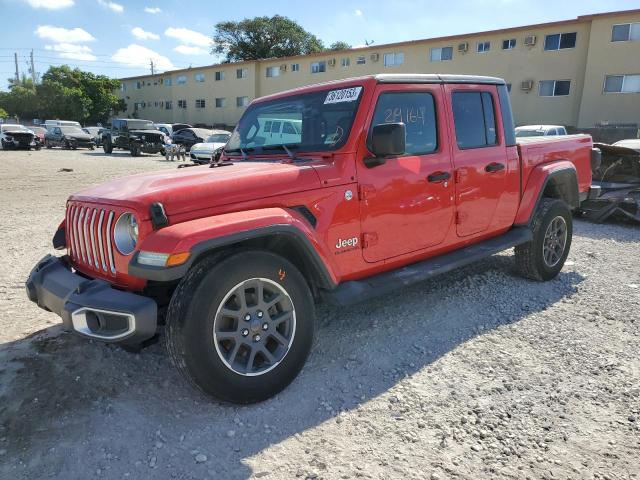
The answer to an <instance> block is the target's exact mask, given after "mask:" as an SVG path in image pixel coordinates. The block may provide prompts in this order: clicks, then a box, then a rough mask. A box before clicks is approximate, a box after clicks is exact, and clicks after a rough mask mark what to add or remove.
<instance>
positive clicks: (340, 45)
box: [329, 40, 351, 50]
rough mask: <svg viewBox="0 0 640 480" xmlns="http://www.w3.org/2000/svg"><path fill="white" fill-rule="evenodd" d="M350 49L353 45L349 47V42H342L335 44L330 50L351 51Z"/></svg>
mask: <svg viewBox="0 0 640 480" xmlns="http://www.w3.org/2000/svg"><path fill="white" fill-rule="evenodd" d="M350 48H351V45H349V44H348V43H347V42H343V41H342V40H338V41H337V42H333V43H332V44H331V45H330V46H329V50H349V49H350Z"/></svg>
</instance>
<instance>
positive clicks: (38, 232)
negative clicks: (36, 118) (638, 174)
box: [0, 151, 640, 480]
mask: <svg viewBox="0 0 640 480" xmlns="http://www.w3.org/2000/svg"><path fill="white" fill-rule="evenodd" d="M0 165H1V166H2V168H1V169H0V242H1V244H2V250H1V251H0V252H1V253H0V260H1V263H0V264H1V265H2V267H1V268H0V478H3V479H40V478H60V479H87V478H117V479H122V478H131V479H147V478H149V479H164V478H177V479H208V478H218V479H225V480H226V479H243V478H250V477H251V478H265V479H289V478H318V479H319V478H324V479H341V478H344V479H347V478H373V479H395V478H402V479H425V478H426V479H429V478H431V479H448V478H451V479H455V478H465V479H479V478H531V479H538V478H546V479H558V478H574V479H578V478H587V479H588V478H601V479H640V461H639V459H640V427H639V424H640V359H639V352H640V229H638V228H631V227H625V226H618V225H592V224H588V223H585V222H582V221H576V223H575V236H574V244H573V248H572V251H571V254H570V256H569V261H568V263H567V265H566V266H565V269H564V270H563V272H562V273H561V275H560V276H559V277H558V278H557V279H556V280H554V281H552V282H549V283H545V284H540V283H534V282H530V281H526V280H523V279H521V278H519V277H516V276H515V275H514V274H513V273H512V269H513V260H512V257H511V252H507V253H506V254H504V255H497V256H494V257H492V258H491V259H488V260H486V261H484V262H482V263H480V264H477V265H474V266H472V267H470V268H466V269H464V270H461V271H457V272H455V273H454V274H451V275H447V276H445V277H442V278H439V279H437V280H434V281H430V282H426V283H424V284H421V285H418V286H415V287H412V288H409V289H406V290H404V291H403V292H401V293H399V294H396V295H393V296H387V297H384V298H381V299H379V300H377V301H375V302H371V303H368V304H365V305H359V306H356V307H353V308H349V309H335V308H329V307H326V306H321V307H319V315H318V332H317V339H316V345H315V347H314V349H313V352H312V355H311V358H310V361H309V363H308V364H307V366H306V367H305V369H304V370H303V372H302V374H301V375H300V377H299V378H298V379H297V380H296V381H295V382H294V383H293V384H292V385H291V386H290V387H289V388H288V389H287V390H286V391H284V392H283V393H282V394H280V395H278V396H277V397H276V398H274V399H272V400H270V401H268V402H265V403H262V404H259V405H254V406H248V407H236V406H229V405H221V404H217V403H212V402H210V401H209V400H208V399H206V398H204V397H203V396H202V395H200V394H198V393H197V392H195V391H194V390H192V389H191V388H190V387H188V386H186V385H185V384H184V383H183V382H182V380H181V379H180V378H179V377H178V375H177V373H176V372H175V371H174V370H173V369H172V368H171V366H170V365H169V362H168V359H167V357H166V355H165V353H164V351H163V349H162V347H161V345H154V346H152V347H150V348H148V349H146V350H144V351H143V352H142V353H141V354H138V355H136V354H130V353H127V352H124V351H123V350H121V349H119V348H115V347H109V346H105V345H101V344H96V343H92V342H88V341H85V340H81V339H79V338H76V337H74V336H73V335H71V334H68V333H64V332H62V331H61V330H60V328H59V326H58V323H59V322H58V319H57V317H55V316H54V315H53V314H49V313H46V312H44V311H42V310H39V309H37V308H36V307H35V305H33V304H31V303H30V302H28V300H27V298H26V296H25V292H24V284H23V282H24V280H25V278H26V277H27V275H28V273H29V270H30V268H31V267H32V266H33V264H34V263H35V262H36V261H37V260H38V259H40V258H41V257H42V256H43V255H44V254H46V253H48V252H51V246H50V245H51V244H50V240H51V237H52V235H53V233H54V231H55V229H56V227H57V225H58V223H59V221H60V220H61V219H62V217H63V208H64V201H65V198H66V197H67V195H68V194H70V193H72V192H73V191H75V190H77V189H79V188H80V187H83V186H85V185H90V184H94V183H98V182H100V181H103V180H105V179H109V178H113V177H117V176H120V175H125V174H128V173H133V172H140V171H145V170H155V169H160V168H175V165H171V164H167V163H166V162H164V161H161V157H159V156H153V157H151V156H148V157H145V158H131V157H130V156H128V155H125V154H120V155H117V156H113V157H108V156H104V155H102V154H101V153H99V152H98V151H96V152H88V151H82V152H80V151H78V152H64V151H41V152H31V153H27V152H16V153H10V152H4V151H0ZM62 168H70V169H73V171H72V172H64V171H60V169H62Z"/></svg>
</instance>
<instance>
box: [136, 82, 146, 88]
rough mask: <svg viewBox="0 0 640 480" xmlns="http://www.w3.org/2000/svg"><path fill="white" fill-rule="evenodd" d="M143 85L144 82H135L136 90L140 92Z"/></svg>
mask: <svg viewBox="0 0 640 480" xmlns="http://www.w3.org/2000/svg"><path fill="white" fill-rule="evenodd" d="M143 85H144V82H140V81H137V82H136V90H140V89H141V88H142V87H143Z"/></svg>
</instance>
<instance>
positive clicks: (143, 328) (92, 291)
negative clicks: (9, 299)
mask: <svg viewBox="0 0 640 480" xmlns="http://www.w3.org/2000/svg"><path fill="white" fill-rule="evenodd" d="M26 289H27V296H28V297H29V300H31V301H32V302H35V303H37V304H38V306H39V307H41V308H43V309H45V310H47V311H50V312H53V313H56V314H57V315H59V316H60V317H61V318H62V322H63V324H64V325H65V327H67V328H68V329H70V330H73V331H74V332H76V333H78V334H79V335H82V336H84V337H88V338H93V339H96V340H100V341H104V342H110V343H118V344H123V345H136V344H139V343H141V342H143V341H144V340H147V339H149V338H151V337H152V336H154V335H155V333H156V327H157V317H158V308H157V305H156V303H155V302H154V301H153V300H151V299H150V298H147V297H143V296H141V295H136V294H134V293H130V292H124V291H121V290H116V289H115V288H113V287H112V286H111V285H110V284H109V283H107V282H105V281H104V280H99V279H94V280H91V279H87V278H85V277H82V276H80V275H78V274H76V273H73V272H72V271H71V269H70V267H69V265H68V263H67V262H66V257H54V256H52V255H47V256H46V257H44V258H43V259H42V260H40V261H39V262H38V263H37V265H36V266H35V267H34V268H33V270H31V273H30V274H29V279H28V280H27V282H26Z"/></svg>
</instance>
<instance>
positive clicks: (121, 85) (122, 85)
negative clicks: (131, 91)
mask: <svg viewBox="0 0 640 480" xmlns="http://www.w3.org/2000/svg"><path fill="white" fill-rule="evenodd" d="M126 90H127V86H126V85H125V84H124V83H121V84H120V91H121V92H124V91H126Z"/></svg>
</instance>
